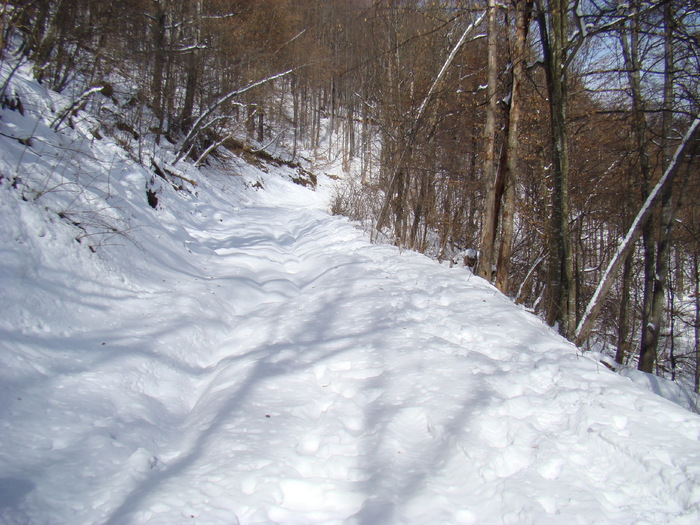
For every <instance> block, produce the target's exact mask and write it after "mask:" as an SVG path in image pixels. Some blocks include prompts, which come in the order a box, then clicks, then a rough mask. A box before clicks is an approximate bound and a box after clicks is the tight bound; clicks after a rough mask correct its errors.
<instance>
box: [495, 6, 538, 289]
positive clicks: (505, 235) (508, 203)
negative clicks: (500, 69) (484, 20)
mask: <svg viewBox="0 0 700 525" xmlns="http://www.w3.org/2000/svg"><path fill="white" fill-rule="evenodd" d="M530 8H531V2H530V0H517V1H516V4H515V9H516V13H515V42H514V46H513V58H512V61H513V75H512V84H511V88H510V106H509V109H508V133H507V137H506V170H505V178H506V181H505V184H506V187H505V193H504V202H503V208H502V217H501V243H500V246H499V250H498V263H497V264H496V287H497V288H498V289H499V290H500V291H501V292H503V293H506V294H507V293H508V280H509V275H510V257H511V253H512V247H513V222H514V218H515V185H516V184H517V179H518V160H519V157H520V148H519V142H518V125H519V122H520V103H521V100H520V86H521V84H522V80H523V73H524V70H525V51H526V43H527V32H528V27H529V25H530Z"/></svg>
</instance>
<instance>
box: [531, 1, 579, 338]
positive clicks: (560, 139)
mask: <svg viewBox="0 0 700 525" xmlns="http://www.w3.org/2000/svg"><path fill="white" fill-rule="evenodd" d="M546 7H547V9H544V8H543V2H542V0H540V12H539V14H538V18H537V21H538V26H539V29H540V40H541V42H542V52H543V57H544V69H545V76H546V80H547V94H548V96H549V114H550V133H551V136H550V140H551V144H552V188H551V190H552V195H551V199H552V216H551V220H550V235H549V261H548V262H549V266H548V286H549V291H548V294H547V305H546V315H547V322H548V323H549V324H550V325H554V324H556V323H558V324H559V332H560V333H561V334H562V335H564V336H565V337H569V338H570V337H571V335H572V334H571V332H572V331H573V325H574V322H575V287H574V282H573V259H572V251H571V239H570V233H569V152H568V137H567V130H566V114H567V80H566V64H567V49H568V44H569V41H568V33H567V23H568V2H567V0H550V2H548V3H547V5H546Z"/></svg>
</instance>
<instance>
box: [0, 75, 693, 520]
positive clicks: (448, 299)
mask: <svg viewBox="0 0 700 525" xmlns="http://www.w3.org/2000/svg"><path fill="white" fill-rule="evenodd" d="M6 67H7V64H3V68H4V69H3V79H4V78H5V77H6V75H7V74H8V70H7V69H6ZM29 78H30V77H29V72H28V71H24V70H19V71H18V73H17V74H16V75H15V77H14V78H13V80H12V83H11V88H12V89H11V91H10V92H11V93H13V94H16V95H17V97H18V99H19V100H21V101H22V111H21V112H20V111H19V110H18V108H16V107H14V108H11V107H7V108H4V109H3V110H2V112H1V113H0V175H1V176H2V180H1V186H0V200H1V201H2V204H1V205H0V214H1V217H0V304H1V305H2V312H3V315H2V316H0V332H1V334H2V336H1V337H0V359H1V360H2V362H1V365H0V377H1V379H0V425H1V431H0V522H2V523H3V524H5V523H6V524H12V525H14V524H23V523H31V524H57V523H81V524H102V523H109V524H141V523H149V524H159V523H162V524H169V525H170V524H177V523H202V524H219V523H220V524H231V523H241V524H252V523H258V524H262V523H284V524H294V523H298V524H310V523H357V524H379V523H382V524H385V523H416V524H426V525H427V524H435V523H460V524H477V523H481V524H494V523H518V524H525V523H538V524H543V523H552V524H560V523H586V524H590V523H615V524H625V523H629V524H632V523H659V524H661V523H663V524H666V523H674V524H694V523H697V522H698V521H699V520H700V490H699V489H698V487H700V443H699V442H698V439H699V438H700V418H699V417H698V416H697V415H696V414H694V413H692V412H690V411H688V410H686V409H684V408H682V407H680V406H678V405H677V404H674V403H672V402H670V401H669V400H667V399H664V398H662V397H659V396H657V395H655V394H653V393H651V392H650V391H649V390H647V389H644V388H642V387H640V386H638V385H637V382H635V381H632V380H631V379H629V378H626V377H621V376H620V375H617V374H615V373H613V372H611V371H610V370H608V369H607V368H606V367H605V366H603V365H602V364H600V363H599V362H597V361H596V360H595V359H592V358H591V357H590V356H589V355H587V354H586V355H582V354H581V353H580V352H579V351H578V350H577V349H576V348H575V347H574V346H572V345H571V344H570V343H568V342H567V341H566V340H564V339H563V338H562V337H560V336H559V335H557V334H556V333H554V332H553V331H552V330H550V328H548V327H547V326H546V325H545V324H544V323H543V322H541V321H540V320H539V319H538V318H536V317H534V316H533V315H531V314H529V313H528V312H526V311H525V310H523V309H521V308H519V307H517V306H515V305H513V304H512V302H511V301H510V300H509V299H507V298H506V297H505V296H503V295H502V294H500V293H499V292H497V291H496V290H495V288H493V287H492V286H491V285H489V284H487V283H486V282H485V281H483V280H481V279H479V278H477V277H474V276H472V275H471V274H470V273H469V272H468V271H467V270H465V269H463V268H447V267H445V266H442V265H440V264H438V263H437V262H435V261H432V260H430V259H428V258H426V257H424V256H422V255H418V254H415V253H412V252H401V251H399V250H398V249H396V248H394V247H390V246H382V245H372V244H370V243H369V242H368V240H367V239H366V237H365V235H364V234H363V233H362V232H361V231H359V230H358V229H356V228H355V227H354V226H353V224H351V223H350V222H349V221H347V220H345V219H342V218H339V217H333V216H331V215H329V214H328V213H327V212H326V208H327V206H328V192H327V188H328V185H329V184H330V181H329V180H328V179H327V178H326V177H325V176H324V175H322V174H319V183H320V187H321V189H320V190H318V191H313V190H312V189H311V188H308V187H304V186H301V185H299V184H295V183H294V182H293V179H296V178H298V177H299V175H300V174H299V172H298V170H297V169H296V168H294V167H292V166H288V165H284V164H277V165H275V164H273V163H267V162H260V163H258V164H257V165H252V164H249V163H247V162H245V161H244V160H243V159H242V158H240V157H237V156H235V155H233V154H231V153H229V154H226V155H223V156H220V157H219V158H218V159H217V160H212V163H211V164H210V165H209V166H204V167H202V168H200V169H196V168H194V167H192V165H191V164H188V163H185V162H180V163H178V164H177V165H172V164H171V162H172V160H173V151H172V150H171V149H169V146H168V144H167V142H165V141H163V146H162V147H157V146H155V145H154V144H151V149H150V153H148V155H146V154H144V156H143V158H142V159H141V161H142V162H143V163H145V165H144V164H142V163H139V162H138V161H137V157H135V156H134V154H133V151H127V150H126V149H124V148H123V147H122V145H119V144H117V142H115V140H114V138H113V137H114V136H117V135H116V134H115V135H112V136H110V134H108V133H107V132H106V130H105V124H104V123H102V122H100V121H99V120H98V119H97V118H95V116H94V115H91V114H90V113H88V112H85V111H81V112H80V113H76V115H75V118H74V119H71V120H72V126H69V125H59V126H56V125H54V126H53V127H51V123H52V122H53V123H54V124H55V123H56V118H57V117H56V116H57V115H58V114H60V113H61V110H62V108H65V107H68V106H70V101H69V99H67V98H64V97H63V96H59V95H57V94H56V93H52V92H49V91H47V90H45V89H44V88H42V87H41V86H40V85H38V84H36V83H35V82H33V81H31V80H29ZM95 96H96V97H102V96H103V95H100V94H97V95H95ZM99 103H100V104H111V103H112V102H110V100H109V99H108V98H106V97H105V98H104V99H99ZM55 128H58V131H57V130H56V129H55ZM115 133H116V132H115ZM153 163H155V165H156V166H158V170H160V171H161V172H162V174H163V177H160V176H158V175H157V174H156V173H155V171H154V168H153V167H152V166H153ZM308 167H309V168H310V167H311V166H308ZM166 168H167V169H166ZM147 190H148V191H150V192H151V194H152V195H153V196H155V197H156V198H157V201H158V202H157V204H155V203H154V202H153V200H152V199H151V202H150V204H149V199H148V194H147ZM154 204H155V208H154V207H153V206H152V205H154ZM594 357H595V356H594ZM639 377H642V378H643V377H644V376H635V378H636V379H638V378H639ZM642 381H643V379H642ZM669 392H670V395H671V397H672V396H673V395H674V394H673V392H672V389H671V388H670V387H669ZM676 397H680V396H677V395H676ZM681 402H682V400H681Z"/></svg>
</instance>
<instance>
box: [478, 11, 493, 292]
mask: <svg viewBox="0 0 700 525" xmlns="http://www.w3.org/2000/svg"><path fill="white" fill-rule="evenodd" d="M496 14H497V13H496V0H489V3H488V43H487V61H488V66H487V68H488V70H487V75H488V81H487V86H486V97H487V99H488V105H487V106H486V125H485V126H484V167H483V180H484V183H485V186H486V193H485V195H486V197H485V200H484V214H483V218H482V226H481V243H480V244H479V262H478V264H477V267H476V274H477V275H478V276H479V277H483V278H484V279H487V280H488V281H490V280H491V272H492V267H493V252H494V248H493V245H494V240H495V238H496V222H497V220H498V214H497V213H496V207H497V203H498V198H497V195H496V171H495V155H496V108H497V103H498V100H497V99H496V83H497V81H498V69H497V68H498V62H497V57H498V47H497V46H498V40H497V34H496Z"/></svg>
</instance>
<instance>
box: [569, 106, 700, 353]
mask: <svg viewBox="0 0 700 525" xmlns="http://www.w3.org/2000/svg"><path fill="white" fill-rule="evenodd" d="M699 132H700V116H696V117H695V120H694V121H693V123H692V124H691V125H690V127H689V128H688V131H686V133H685V136H684V137H683V140H682V141H681V143H680V144H679V145H678V147H677V148H676V152H675V154H674V155H673V159H672V160H671V163H670V164H669V165H668V167H667V168H666V171H665V172H664V174H663V175H662V176H661V178H660V179H659V182H657V183H656V186H654V189H652V190H651V193H649V196H648V197H647V199H646V201H645V202H644V204H643V205H642V208H641V209H640V210H639V212H638V213H637V216H636V217H635V218H634V221H633V222H632V225H631V226H630V227H629V230H628V231H627V234H626V235H625V237H624V238H623V239H622V242H621V243H620V245H619V246H618V247H617V251H616V252H615V255H614V256H613V258H612V259H611V260H610V263H609V264H608V267H607V268H606V270H605V273H604V274H603V277H602V278H601V280H600V283H598V287H597V288H596V291H595V293H594V294H593V297H591V300H590V301H589V303H588V306H587V307H586V311H585V313H584V314H583V317H582V318H581V321H580V322H579V324H578V326H577V327H576V333H575V334H574V342H575V343H576V344H577V345H578V346H580V345H582V344H583V342H584V341H585V340H586V339H587V338H588V335H589V334H590V332H591V329H592V328H593V323H594V322H595V320H596V318H597V317H598V314H599V313H600V310H601V308H602V306H603V302H604V301H605V298H606V297H607V295H608V292H609V291H610V288H611V287H612V285H613V281H614V280H615V278H616V277H617V273H618V271H619V270H620V267H621V266H622V264H623V262H624V260H625V258H626V257H627V254H628V253H629V251H630V250H631V249H632V248H633V247H634V243H635V241H636V240H637V237H638V236H639V232H640V231H641V229H642V228H643V227H644V225H645V224H646V223H647V221H648V220H649V217H651V212H652V210H653V209H654V206H655V205H656V204H657V203H658V201H659V199H660V197H661V195H662V193H663V190H664V189H665V188H666V187H667V186H668V185H669V184H671V183H672V182H673V179H674V178H675V176H676V173H677V172H678V169H679V167H680V164H681V160H682V159H683V157H684V156H685V154H686V153H687V152H688V149H689V148H690V147H691V146H692V143H693V141H694V140H695V138H696V137H697V136H698V134H699Z"/></svg>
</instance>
